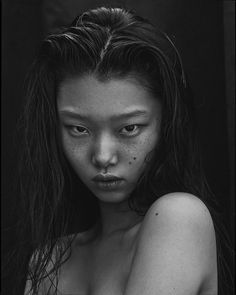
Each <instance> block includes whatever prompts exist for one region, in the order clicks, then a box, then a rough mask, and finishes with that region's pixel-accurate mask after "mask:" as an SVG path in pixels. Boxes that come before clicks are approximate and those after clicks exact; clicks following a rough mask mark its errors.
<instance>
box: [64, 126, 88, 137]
mask: <svg viewBox="0 0 236 295" xmlns="http://www.w3.org/2000/svg"><path fill="white" fill-rule="evenodd" d="M66 128H67V129H68V131H69V133H70V134H71V135H73V136H81V135H87V134H88V133H89V132H88V130H87V128H85V127H83V126H73V125H67V126H66Z"/></svg>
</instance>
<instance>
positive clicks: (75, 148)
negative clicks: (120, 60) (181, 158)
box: [58, 75, 161, 203]
mask: <svg viewBox="0 0 236 295" xmlns="http://www.w3.org/2000/svg"><path fill="white" fill-rule="evenodd" d="M58 113H59V118H60V123H61V125H60V128H61V133H62V143H63V148H64V152H65V155H66V157H67V159H68V160H69V162H70V164H71V166H72V167H73V168H74V170H75V172H76V173H77V175H78V176H79V178H80V179H81V180H82V181H83V182H84V184H85V185H86V186H87V187H88V188H89V189H90V190H91V191H92V192H93V193H94V195H95V196H96V197H97V198H98V199H99V200H100V201H103V202H113V203H114V202H122V201H125V200H127V198H128V197H129V196H130V194H131V192H132V191H133V190H134V188H135V186H136V184H137V181H138V179H139V177H140V175H141V173H142V171H143V170H144V169H145V163H146V162H145V158H146V157H147V156H148V154H149V153H150V152H151V151H152V150H153V148H154V147H155V145H156V144H157V141H158V135H159V129H160V123H161V106H160V103H159V101H158V100H157V99H156V98H154V97H152V95H151V94H150V93H149V92H148V91H147V90H146V89H145V88H144V87H143V86H142V85H141V83H140V82H138V81H137V80H135V79H134V78H126V79H111V80H107V81H105V82H101V81H99V80H97V79H96V78H95V76H92V75H87V76H83V77H74V78H70V79H66V80H64V81H63V82H62V83H61V85H60V88H59V93H58ZM115 177H118V178H119V179H115Z"/></svg>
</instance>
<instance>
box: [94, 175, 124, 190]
mask: <svg viewBox="0 0 236 295" xmlns="http://www.w3.org/2000/svg"><path fill="white" fill-rule="evenodd" d="M92 180H93V181H94V183H95V185H96V187H97V188H100V189H102V190H115V189H118V188H119V187H120V186H121V185H122V183H123V182H124V179H123V178H120V177H117V176H114V175H111V174H106V175H104V174H99V175H97V176H95V177H94V178H93V179H92Z"/></svg>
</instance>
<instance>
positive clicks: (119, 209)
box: [99, 201, 142, 237]
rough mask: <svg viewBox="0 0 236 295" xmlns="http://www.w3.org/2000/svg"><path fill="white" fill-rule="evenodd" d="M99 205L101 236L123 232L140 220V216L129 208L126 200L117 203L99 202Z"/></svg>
mask: <svg viewBox="0 0 236 295" xmlns="http://www.w3.org/2000/svg"><path fill="white" fill-rule="evenodd" d="M99 206H100V226H101V236H102V237H107V236H110V235H112V234H113V233H118V232H124V231H126V230H128V229H130V228H132V227H133V226H134V225H135V224H137V223H138V222H140V221H141V220H142V216H139V215H138V214H137V213H136V212H135V211H133V210H131V209H130V208H129V206H128V202H127V201H125V202H122V203H119V204H117V203H115V204H113V203H105V202H100V204H99Z"/></svg>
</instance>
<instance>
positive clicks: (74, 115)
mask: <svg viewBox="0 0 236 295" xmlns="http://www.w3.org/2000/svg"><path fill="white" fill-rule="evenodd" d="M59 114H60V115H61V116H65V117H70V118H73V119H79V120H90V116H88V115H83V114H79V113H77V112H74V111H70V110H61V111H59ZM148 114H149V113H148V112H147V111H145V110H133V111H129V112H125V113H122V114H115V115H112V116H111V117H110V119H111V120H120V119H128V118H131V117H139V116H147V115H148Z"/></svg>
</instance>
